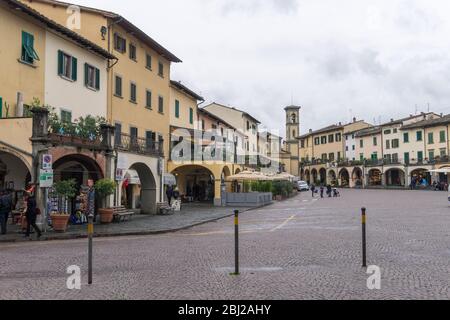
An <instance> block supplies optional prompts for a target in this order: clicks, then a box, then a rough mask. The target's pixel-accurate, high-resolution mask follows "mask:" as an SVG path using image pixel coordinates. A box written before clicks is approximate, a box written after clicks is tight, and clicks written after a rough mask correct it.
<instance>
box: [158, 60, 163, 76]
mask: <svg viewBox="0 0 450 320" xmlns="http://www.w3.org/2000/svg"><path fill="white" fill-rule="evenodd" d="M158 75H159V76H160V77H164V65H163V64H162V62H159V63H158Z"/></svg>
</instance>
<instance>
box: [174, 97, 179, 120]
mask: <svg viewBox="0 0 450 320" xmlns="http://www.w3.org/2000/svg"><path fill="white" fill-rule="evenodd" d="M179 117H180V101H178V100H175V118H179Z"/></svg>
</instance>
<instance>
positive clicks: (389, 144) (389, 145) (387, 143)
mask: <svg viewBox="0 0 450 320" xmlns="http://www.w3.org/2000/svg"><path fill="white" fill-rule="evenodd" d="M390 148H391V140H386V149H390Z"/></svg>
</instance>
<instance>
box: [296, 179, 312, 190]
mask: <svg viewBox="0 0 450 320" xmlns="http://www.w3.org/2000/svg"><path fill="white" fill-rule="evenodd" d="M297 190H298V191H300V192H301V191H309V186H308V184H307V183H306V182H305V181H298V182H297Z"/></svg>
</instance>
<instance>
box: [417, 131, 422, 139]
mask: <svg viewBox="0 0 450 320" xmlns="http://www.w3.org/2000/svg"><path fill="white" fill-rule="evenodd" d="M416 138H417V139H416V140H417V141H422V140H423V137H422V131H417V132H416Z"/></svg>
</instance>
